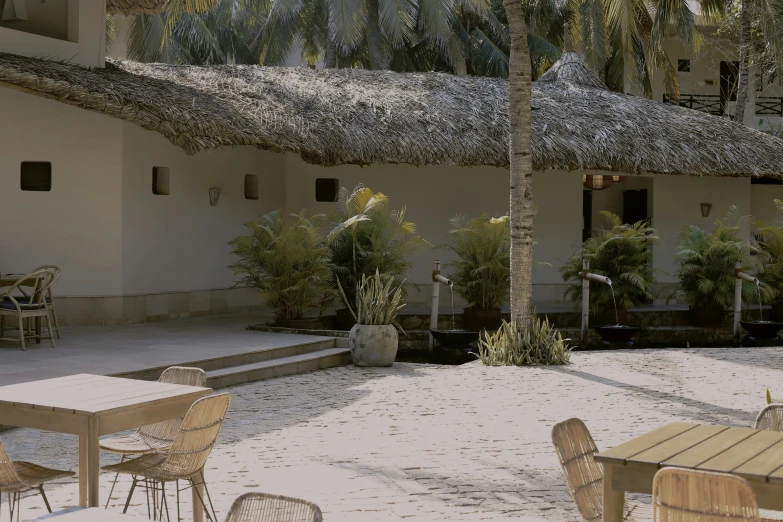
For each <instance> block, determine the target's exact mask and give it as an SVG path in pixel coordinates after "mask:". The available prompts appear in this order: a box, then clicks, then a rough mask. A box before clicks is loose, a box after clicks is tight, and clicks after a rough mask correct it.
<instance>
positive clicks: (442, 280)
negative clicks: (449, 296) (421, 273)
mask: <svg viewBox="0 0 783 522" xmlns="http://www.w3.org/2000/svg"><path fill="white" fill-rule="evenodd" d="M441 284H444V285H447V286H448V287H449V288H451V287H453V286H454V282H453V281H452V280H451V279H449V278H447V277H443V276H442V275H441V273H440V261H435V266H433V268H432V306H431V309H430V330H437V329H438V304H439V303H440V285H441ZM434 346H435V338H434V337H433V336H432V334H431V333H430V343H429V349H430V351H432V348H433V347H434Z"/></svg>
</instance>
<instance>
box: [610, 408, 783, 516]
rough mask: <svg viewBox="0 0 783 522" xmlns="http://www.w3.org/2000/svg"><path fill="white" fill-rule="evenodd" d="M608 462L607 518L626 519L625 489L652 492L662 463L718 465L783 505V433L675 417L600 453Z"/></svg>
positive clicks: (767, 503)
mask: <svg viewBox="0 0 783 522" xmlns="http://www.w3.org/2000/svg"><path fill="white" fill-rule="evenodd" d="M595 460H596V462H600V463H601V464H603V467H604V481H603V484H604V485H603V487H604V505H603V509H604V517H603V519H604V522H607V521H612V522H615V521H621V520H622V519H623V501H624V498H625V492H632V493H647V494H651V493H652V483H653V476H654V475H655V472H656V471H658V470H659V469H660V468H663V467H667V466H675V467H678V468H686V469H694V470H703V471H717V472H722V473H730V474H732V475H738V476H740V477H742V478H744V479H745V480H747V481H748V483H749V484H750V486H751V487H752V488H753V491H754V492H755V494H756V499H757V501H758V504H759V507H760V508H764V509H774V510H783V433H781V432H777V431H762V430H754V429H750V428H730V427H728V426H719V425H715V424H693V423H687V422H675V423H672V424H667V425H666V426H663V427H661V428H658V429H657V430H655V431H652V432H650V433H647V434H645V435H642V436H640V437H637V438H635V439H633V440H630V441H628V442H626V443H624V444H621V445H619V446H616V447H614V448H612V449H610V450H607V451H604V452H602V453H599V454H597V455H596V456H595Z"/></svg>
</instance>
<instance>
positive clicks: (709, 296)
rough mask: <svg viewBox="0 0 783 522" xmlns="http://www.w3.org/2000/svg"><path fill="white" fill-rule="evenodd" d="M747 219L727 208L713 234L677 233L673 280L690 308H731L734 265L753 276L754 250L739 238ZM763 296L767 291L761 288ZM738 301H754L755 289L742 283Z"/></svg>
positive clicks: (688, 229) (692, 230) (691, 229)
mask: <svg viewBox="0 0 783 522" xmlns="http://www.w3.org/2000/svg"><path fill="white" fill-rule="evenodd" d="M747 219H748V218H747V217H740V215H739V211H738V210H737V207H733V206H732V207H731V208H730V210H729V213H728V214H727V215H726V217H725V218H724V219H718V220H716V221H715V230H714V231H713V232H707V231H706V230H704V229H702V228H700V227H698V226H696V225H691V226H689V227H686V228H685V229H683V230H682V231H681V232H680V241H679V243H678V244H677V259H678V260H679V261H680V268H679V269H678V270H677V277H678V279H679V280H680V290H682V292H683V293H684V294H685V298H686V300H687V301H688V304H690V305H691V307H694V308H707V307H714V306H719V307H721V308H724V309H725V308H728V307H730V306H733V305H734V282H735V278H734V271H735V267H736V264H737V262H738V261H739V262H740V263H741V266H742V271H743V272H746V273H749V274H753V273H755V272H756V271H757V269H758V268H759V264H760V263H759V260H758V257H757V255H758V249H757V248H756V246H755V245H754V244H753V243H752V242H751V241H750V240H747V239H741V238H740V229H741V228H742V227H743V226H745V225H746V223H747ZM763 290H764V292H765V293H766V292H768V287H767V286H766V285H764V289H763ZM742 297H743V300H744V301H746V302H756V301H758V297H757V289H756V286H755V285H754V284H752V283H749V282H743V285H742Z"/></svg>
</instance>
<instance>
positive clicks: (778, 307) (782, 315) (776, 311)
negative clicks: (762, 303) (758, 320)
mask: <svg viewBox="0 0 783 522" xmlns="http://www.w3.org/2000/svg"><path fill="white" fill-rule="evenodd" d="M769 318H770V319H771V320H772V321H780V322H783V304H773V305H772V310H770V312H769Z"/></svg>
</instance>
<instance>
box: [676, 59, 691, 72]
mask: <svg viewBox="0 0 783 522" xmlns="http://www.w3.org/2000/svg"><path fill="white" fill-rule="evenodd" d="M677 71H678V72H691V61H690V60H677Z"/></svg>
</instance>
